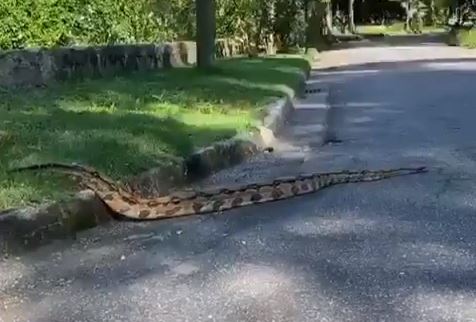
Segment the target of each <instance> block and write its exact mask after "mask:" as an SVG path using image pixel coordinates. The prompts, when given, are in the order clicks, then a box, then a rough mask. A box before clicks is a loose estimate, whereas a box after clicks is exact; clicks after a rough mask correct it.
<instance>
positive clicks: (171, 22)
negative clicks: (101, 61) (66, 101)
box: [0, 0, 308, 49]
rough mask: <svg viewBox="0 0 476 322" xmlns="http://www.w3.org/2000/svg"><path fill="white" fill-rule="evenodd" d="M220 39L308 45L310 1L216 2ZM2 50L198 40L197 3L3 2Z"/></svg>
mask: <svg viewBox="0 0 476 322" xmlns="http://www.w3.org/2000/svg"><path fill="white" fill-rule="evenodd" d="M215 1H216V9H217V15H216V18H217V34H216V36H217V38H240V39H243V40H245V41H249V42H259V43H261V44H263V43H264V42H265V36H266V35H268V34H271V33H275V34H276V35H278V37H279V38H280V41H281V42H283V43H284V44H285V47H287V46H288V45H296V44H299V43H301V44H302V43H303V42H304V39H303V37H304V36H303V35H304V34H305V33H304V30H305V19H304V3H307V2H308V1H305V0H294V1H288V0H271V1H256V0H215ZM0 21H1V23H0V49H12V48H23V47H39V46H40V47H55V46H70V45H90V44H111V43H137V42H161V41H171V40H190V39H194V37H195V0H133V1H131V0H1V1H0Z"/></svg>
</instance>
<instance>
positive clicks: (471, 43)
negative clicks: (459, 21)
mask: <svg viewBox="0 0 476 322" xmlns="http://www.w3.org/2000/svg"><path fill="white" fill-rule="evenodd" d="M457 39H458V40H457V43H458V44H459V45H460V46H463V47H466V48H471V49H474V48H476V30H474V29H460V30H458V31H457Z"/></svg>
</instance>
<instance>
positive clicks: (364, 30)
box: [356, 22, 445, 36]
mask: <svg viewBox="0 0 476 322" xmlns="http://www.w3.org/2000/svg"><path fill="white" fill-rule="evenodd" d="M356 29H357V33H358V34H361V35H364V36H365V35H379V34H383V35H387V36H399V35H412V33H407V32H406V31H405V30H404V28H403V22H398V23H394V24H391V25H388V26H386V25H360V26H357V27H356ZM444 31H445V29H444V28H443V27H437V26H423V28H422V32H423V33H434V32H444Z"/></svg>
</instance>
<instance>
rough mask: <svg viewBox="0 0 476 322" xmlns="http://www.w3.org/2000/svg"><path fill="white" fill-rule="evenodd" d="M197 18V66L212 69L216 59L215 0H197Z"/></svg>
mask: <svg viewBox="0 0 476 322" xmlns="http://www.w3.org/2000/svg"><path fill="white" fill-rule="evenodd" d="M195 1H196V17H197V18H196V19H197V37H196V40H197V66H198V68H200V69H210V68H211V67H212V66H213V63H214V61H215V34H216V12H215V0H195Z"/></svg>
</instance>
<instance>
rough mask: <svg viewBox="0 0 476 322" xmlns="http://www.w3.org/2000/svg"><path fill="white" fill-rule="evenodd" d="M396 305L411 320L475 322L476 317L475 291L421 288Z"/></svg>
mask: <svg viewBox="0 0 476 322" xmlns="http://www.w3.org/2000/svg"><path fill="white" fill-rule="evenodd" d="M396 304H397V307H399V310H401V311H404V312H405V315H407V316H408V317H409V318H412V319H414V320H420V321H421V320H425V321H473V320H474V317H475V316H476V294H475V292H474V290H473V291H472V290H467V291H465V290H457V291H456V290H452V289H451V288H442V289H440V290H434V289H431V288H429V287H428V288H426V287H419V288H417V289H416V290H415V291H414V292H413V293H412V294H410V295H408V296H406V297H404V298H403V299H401V300H399V301H398V302H397V303H396Z"/></svg>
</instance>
